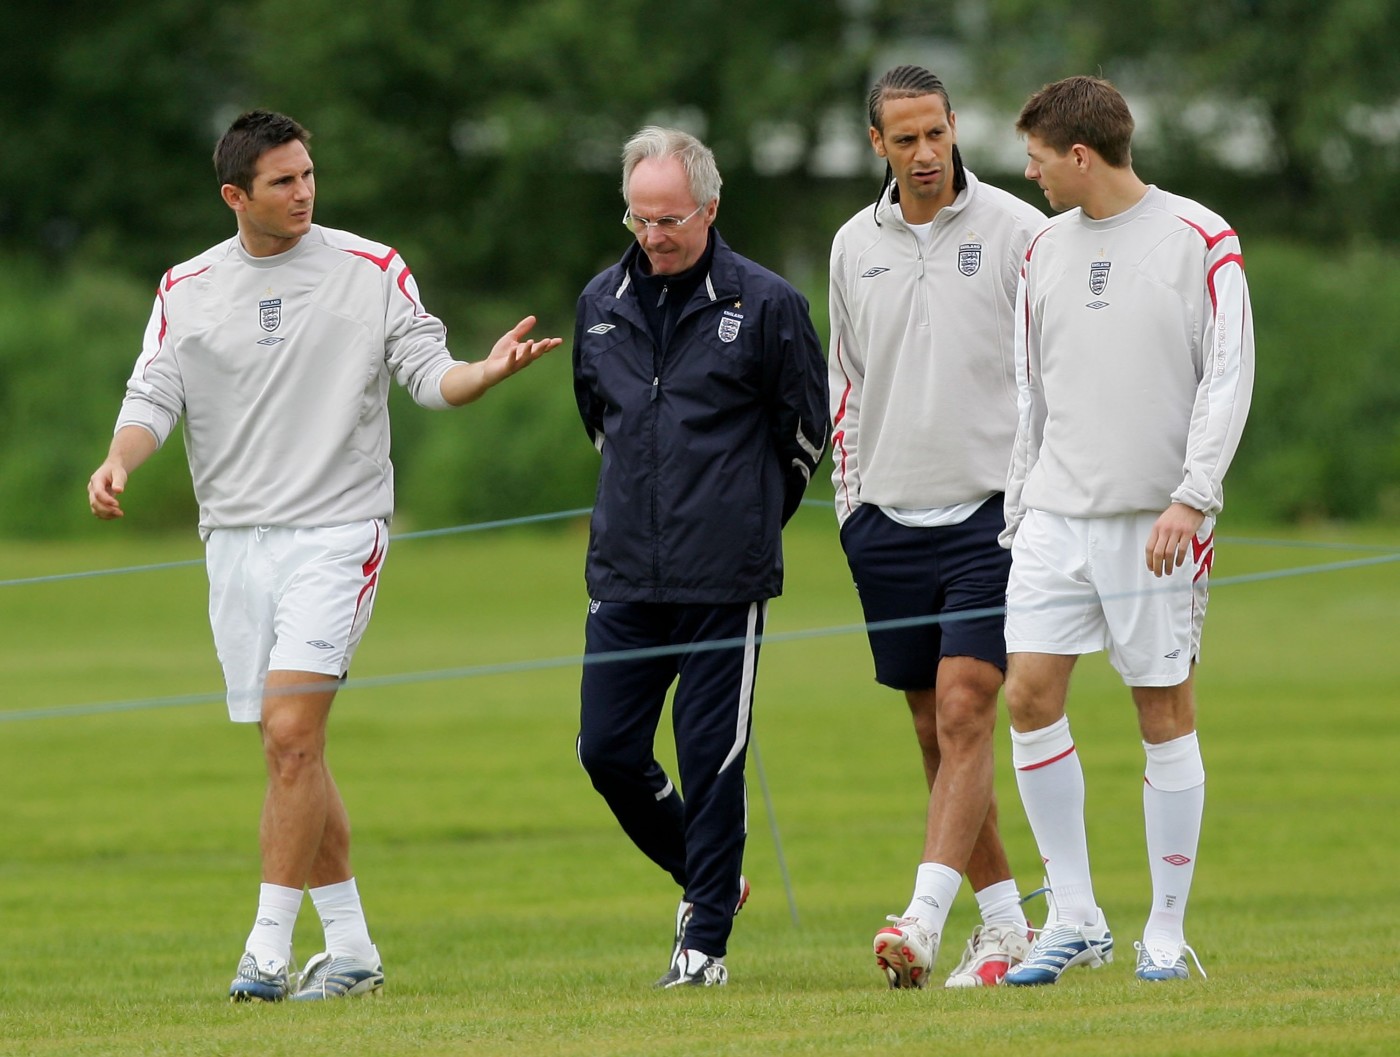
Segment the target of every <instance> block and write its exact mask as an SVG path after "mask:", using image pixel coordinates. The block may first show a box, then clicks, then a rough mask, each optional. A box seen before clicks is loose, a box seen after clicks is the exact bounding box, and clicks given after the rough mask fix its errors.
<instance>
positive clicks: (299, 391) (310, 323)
mask: <svg viewBox="0 0 1400 1057" xmlns="http://www.w3.org/2000/svg"><path fill="white" fill-rule="evenodd" d="M446 341H447V331H446V328H445V327H444V326H443V324H442V322H441V321H440V320H438V319H437V318H436V317H435V316H432V315H430V314H429V313H428V312H427V311H426V310H425V309H424V308H423V306H422V304H421V303H420V302H419V297H418V287H417V284H416V283H415V282H414V279H413V276H412V274H411V273H410V271H409V269H408V266H407V265H406V264H405V263H404V261H403V258H401V257H400V256H399V255H398V252H397V251H396V250H394V249H392V248H390V247H388V246H384V245H381V244H379V243H377V242H370V241H369V240H367V239H362V238H360V237H359V236H358V235H352V234H350V233H349V232H345V231H335V230H333V229H330V228H323V227H320V226H319V225H313V226H312V228H311V230H310V231H309V232H308V233H307V234H306V235H304V236H303V237H302V238H301V240H300V241H299V242H298V243H297V244H296V245H295V246H294V247H292V248H291V249H290V250H288V251H287V252H285V253H281V254H278V255H276V256H273V257H252V256H249V255H248V253H247V252H246V251H245V250H244V249H243V246H242V244H241V243H240V241H239V239H238V237H237V236H236V235H235V236H234V237H233V238H231V239H229V240H228V241H226V242H222V243H220V244H219V245H217V246H215V247H213V248H212V249H210V250H207V251H205V252H204V253H201V254H200V255H199V256H198V257H195V258H193V259H192V260H189V261H186V262H185V263H184V264H180V265H177V266H176V267H174V268H172V269H171V270H170V271H168V272H167V273H166V274H165V276H164V278H163V279H162V280H161V282H160V285H159V287H158V288H157V291H156V301H155V307H154V308H153V309H152V312H151V320H150V323H149V324H148V325H147V327H146V335H145V341H144V343H143V348H142V351H141V355H140V357H139V358H138V359H137V361H136V368H135V370H134V371H133V372H132V375H131V379H130V380H129V381H128V382H127V392H126V399H125V400H124V401H123V402H122V408H121V413H120V415H119V416H118V418H117V426H116V428H117V429H121V428H122V427H124V426H143V427H145V428H146V429H148V430H149V431H150V432H151V433H152V434H153V435H154V436H155V438H156V441H157V443H158V444H163V443H164V442H165V439H166V438H167V437H168V436H169V435H170V432H171V431H172V430H173V429H174V428H175V424H176V422H177V421H179V419H180V417H181V415H183V416H184V421H185V447H186V452H187V454H188V457H189V463H190V474H191V476H192V477H193V479H194V493H195V498H196V499H197V500H198V501H199V528H200V534H201V535H202V536H205V537H207V536H208V534H209V532H210V530H212V529H216V528H230V527H237V526H258V525H280V526H288V527H310V526H326V525H340V524H346V523H348V522H352V521H362V520H366V519H369V518H376V517H380V518H387V517H389V516H390V514H392V512H393V507H394V478H393V467H392V466H391V465H390V462H389V414H388V404H387V401H388V393H389V377H390V375H392V376H393V378H394V379H395V380H396V381H398V382H399V383H400V384H401V385H403V386H404V387H406V388H407V389H408V391H409V392H410V394H411V395H412V397H413V399H414V400H415V401H417V402H418V403H419V404H421V405H423V406H424V407H430V408H445V407H447V406H448V405H447V401H446V400H445V399H444V398H443V395H442V391H441V388H440V382H441V379H442V376H443V375H444V374H445V373H446V372H447V371H448V369H450V368H451V367H452V366H453V365H454V363H455V362H456V361H454V360H453V359H452V357H451V354H450V353H449V352H448V351H447V345H446Z"/></svg>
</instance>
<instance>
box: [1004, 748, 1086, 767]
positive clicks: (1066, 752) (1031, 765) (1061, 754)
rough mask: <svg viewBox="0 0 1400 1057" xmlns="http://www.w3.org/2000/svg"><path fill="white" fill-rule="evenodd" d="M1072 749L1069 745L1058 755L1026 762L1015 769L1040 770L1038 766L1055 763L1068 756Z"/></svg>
mask: <svg viewBox="0 0 1400 1057" xmlns="http://www.w3.org/2000/svg"><path fill="white" fill-rule="evenodd" d="M1073 751H1074V746H1073V745H1071V746H1070V747H1069V748H1068V749H1066V750H1065V751H1064V752H1062V753H1060V755H1058V756H1051V757H1050V759H1048V760H1041V761H1040V762H1039V763H1028V764H1026V766H1024V767H1017V768H1016V770H1018V771H1038V770H1040V768H1042V767H1049V766H1050V765H1051V764H1052V763H1057V762H1059V761H1060V760H1063V759H1064V758H1065V757H1066V756H1068V755H1069V754H1070V753H1072V752H1073Z"/></svg>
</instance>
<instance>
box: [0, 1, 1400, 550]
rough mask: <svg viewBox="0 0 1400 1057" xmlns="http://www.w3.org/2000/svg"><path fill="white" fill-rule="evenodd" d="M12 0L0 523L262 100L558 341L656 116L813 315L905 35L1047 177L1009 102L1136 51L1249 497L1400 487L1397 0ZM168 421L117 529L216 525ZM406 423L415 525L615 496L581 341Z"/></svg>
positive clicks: (1240, 507) (508, 317) (476, 291)
mask: <svg viewBox="0 0 1400 1057" xmlns="http://www.w3.org/2000/svg"><path fill="white" fill-rule="evenodd" d="M5 21H6V32H5V33H4V34H0V71H2V72H0V276H3V278H4V280H5V281H4V282H3V283H0V535H9V536H44V535H53V536H67V535H73V534H79V533H84V532H90V531H94V528H95V526H93V525H92V524H91V522H92V519H91V516H90V515H89V514H88V513H87V508H86V499H85V495H84V484H85V482H86V479H87V476H88V474H89V473H90V472H91V470H92V468H93V467H94V466H95V465H96V464H97V463H98V462H99V461H100V459H101V457H102V455H103V453H104V452H105V450H106V445H107V440H108V437H109V435H110V431H111V424H112V421H113V420H114V418H115V414H116V409H117V405H118V403H119V401H120V398H121V393H122V388H123V384H124V381H125V378H126V376H127V374H128V373H129V371H130V369H131V364H132V363H133V361H134V359H135V356H136V353H137V351H138V349H139V342H140V337H141V332H142V328H143V326H144V323H145V320H146V318H147V315H148V313H149V310H150V303H151V297H152V294H153V291H154V284H155V281H156V279H157V277H158V276H159V275H160V274H161V273H162V272H163V271H164V270H165V269H166V268H168V267H169V266H171V265H172V264H174V263H176V262H178V261H181V260H183V259H186V258H188V257H190V256H192V255H194V254H196V253H198V252H199V251H201V250H202V249H204V248H205V247H207V246H209V245H211V244H213V243H215V242H217V241H219V240H221V239H223V238H226V237H227V236H228V235H230V234H231V233H232V232H233V230H234V228H233V222H232V218H231V216H229V215H228V213H227V211H226V209H225V208H224V207H223V206H222V205H221V204H220V202H219V201H218V199H217V197H216V194H217V187H216V186H215V185H214V181H213V175H212V167H211V165H210V161H209V157H210V153H211V151H212V149H213V144H214V142H215V140H216V139H217V138H218V135H219V133H220V132H221V131H222V130H223V129H224V128H225V127H226V126H227V124H228V122H229V121H230V120H232V118H233V117H234V116H236V115H237V114H238V113H239V112H240V111H242V110H245V109H248V108H251V107H254V106H264V107H270V108H273V109H278V110H283V111H285V112H287V113H290V114H292V115H294V116H295V117H297V118H298V119H299V120H300V121H302V122H303V123H304V124H305V125H307V126H308V127H309V128H311V129H312V130H313V133H314V138H313V140H312V144H311V146H312V150H313V154H314V157H315V159H316V165H317V172H318V176H319V180H318V203H317V219H318V221H319V222H321V223H323V224H326V225H329V226H332V227H342V228H348V229H350V230H353V231H357V232H359V233H360V234H362V235H365V236H367V237H369V238H373V239H377V240H380V241H383V242H387V243H390V244H392V245H394V246H396V247H397V248H398V249H399V250H400V251H401V252H402V253H403V254H404V256H405V257H406V259H407V260H408V261H409V262H410V264H411V265H412V267H413V270H414V273H415V275H416V276H417V278H418V281H419V284H420V287H421V288H422V290H423V293H424V297H425V299H426V301H427V303H428V305H429V307H430V308H432V310H433V311H435V312H436V313H437V314H438V315H440V316H442V317H443V318H444V319H445V320H446V321H447V322H448V324H449V327H450V328H451V332H452V345H453V349H454V351H455V352H456V354H457V355H458V356H459V357H462V358H469V359H474V358H478V357H479V356H481V355H482V354H484V352H485V351H486V349H487V347H488V346H489V343H490V341H491V340H493V339H494V337H495V336H496V335H498V334H499V333H500V332H501V331H502V330H503V329H504V328H505V327H506V326H507V325H509V324H510V323H513V322H514V321H515V320H516V319H517V318H519V317H520V316H521V315H524V314H525V313H527V312H533V313H536V314H537V315H539V316H540V325H539V327H538V330H539V332H541V333H544V334H559V335H562V336H564V337H566V338H567V337H569V335H570V334H571V332H572V325H573V303H574V299H575V297H576V296H577V293H578V291H579V290H580V289H581V288H582V286H583V285H584V283H585V282H586V281H587V280H588V278H589V277H590V276H591V275H592V274H593V273H595V272H596V271H597V270H598V269H600V268H601V267H603V266H605V265H606V264H607V263H609V262H610V261H612V260H614V259H615V258H616V257H617V256H618V255H619V254H620V253H621V252H622V250H623V249H624V248H625V246H626V242H627V238H628V236H627V235H626V232H625V231H624V230H623V229H622V227H621V225H620V224H619V223H618V218H619V217H620V215H621V212H622V207H623V203H622V200H621V197H620V195H619V193H618V173H617V160H618V152H619V148H620V146H621V144H622V142H623V140H625V139H626V137H627V136H628V135H629V134H630V133H631V132H632V131H633V130H634V129H635V128H637V127H638V126H640V125H641V124H643V123H646V122H650V121H660V122H665V123H672V124H678V125H681V126H683V127H686V128H688V129H690V130H691V131H693V132H696V133H697V134H699V135H701V136H702V137H703V138H704V139H705V140H706V141H707V142H708V143H709V144H710V145H711V146H712V147H713V148H714V150H715V153H716V155H717V157H718V159H719V163H720V169H721V172H722V174H723V176H724V179H725V193H724V196H723V205H722V209H721V212H720V219H719V227H720V229H721V230H722V231H723V232H724V235H725V237H726V238H727V239H728V240H729V241H730V242H731V244H733V245H734V246H735V247H736V248H737V249H739V250H740V252H743V253H745V254H747V255H749V256H751V257H754V258H756V259H758V260H760V261H762V262H763V263H765V264H768V265H770V266H771V267H774V268H775V269H777V270H778V271H780V272H783V273H784V274H785V275H787V276H788V277H789V278H791V279H792V280H793V281H794V282H795V283H797V284H798V285H799V286H800V287H802V288H803V289H804V290H805V291H806V292H807V294H808V296H809V298H810V299H811V300H812V307H813V316H814V319H815V320H816V321H817V324H818V329H819V332H820V333H822V334H823V335H825V333H826V327H825V319H826V308H825V298H826V294H825V284H826V258H827V252H828V249H829V246H830V240H831V237H832V235H833V234H834V232H835V230H836V228H837V227H838V226H839V225H840V224H841V222H842V221H843V220H844V219H845V218H846V217H847V216H849V215H850V214H852V213H853V212H855V211H856V210H857V209H859V208H861V207H862V206H863V205H865V204H868V202H869V201H870V200H871V198H872V197H873V195H874V193H875V190H876V188H877V186H878V182H879V170H878V169H877V168H876V167H875V164H874V159H873V157H872V156H871V155H870V151H869V148H868V144H867V140H866V132H865V128H866V119H865V95H866V92H867V91H868V89H869V86H870V84H871V83H872V81H873V80H874V78H875V77H877V76H878V75H879V73H880V72H882V71H883V70H884V69H885V68H887V67H888V66H890V65H893V64H895V63H898V62H917V63H921V64H924V65H927V66H929V67H930V68H932V69H933V70H934V71H935V72H937V73H939V75H940V76H942V77H943V78H944V80H945V81H946V82H947V84H948V86H949V89H950V91H951V94H952V99H953V104H954V108H955V110H957V112H958V115H959V135H960V139H961V141H962V143H963V146H964V153H965V154H966V156H967V158H968V161H969V164H970V165H971V166H972V167H973V168H974V169H975V170H977V172H978V174H979V175H980V176H982V177H983V178H984V179H990V180H992V181H993V182H996V183H998V184H1000V185H1001V186H1003V187H1006V188H1007V189H1009V190H1011V191H1013V192H1015V193H1017V194H1021V195H1022V196H1024V197H1026V198H1027V199H1028V200H1030V201H1034V202H1036V203H1037V204H1043V203H1042V201H1041V199H1040V196H1039V194H1038V192H1037V191H1036V189H1035V188H1034V186H1033V185H1031V184H1028V183H1027V182H1026V181H1025V180H1024V179H1023V178H1022V176H1021V172H1020V170H1021V166H1022V164H1023V158H1024V154H1023V145H1022V144H1021V143H1020V142H1019V141H1018V140H1017V138H1016V136H1015V134H1014V132H1013V130H1012V123H1013V121H1014V117H1015V113H1016V111H1017V109H1018V108H1019V106H1020V103H1021V102H1022V101H1023V100H1024V98H1025V96H1026V95H1027V94H1028V93H1029V92H1031V91H1033V90H1034V89H1036V88H1037V87H1039V86H1040V85H1041V84H1043V83H1045V82H1046V81H1049V80H1053V79H1056V78H1059V77H1062V76H1066V75H1068V74H1071V73H1081V72H1094V73H1102V74H1103V75H1104V76H1107V77H1109V78H1111V79H1112V80H1114V81H1115V83H1117V84H1118V85H1119V86H1120V87H1121V88H1122V89H1123V90H1124V92H1125V94H1126V95H1127V96H1128V98H1129V100H1130V102H1131V103H1132V104H1133V107H1134V113H1135V115H1136V116H1137V118H1138V123H1139V135H1138V139H1137V143H1136V148H1135V164H1136V167H1137V169H1138V171H1139V173H1140V174H1141V175H1142V176H1143V177H1144V178H1146V179H1148V180H1150V181H1152V182H1155V183H1159V184H1161V185H1163V186H1165V187H1167V188H1169V189H1170V190H1173V191H1176V192H1178V193H1181V194H1185V195H1188V196H1191V197H1195V198H1198V199H1200V200H1201V201H1203V202H1204V203H1206V204H1207V205H1209V206H1211V207H1212V208H1214V209H1216V210H1217V211H1219V212H1221V213H1222V214H1224V215H1225V216H1226V217H1227V218H1228V219H1229V220H1230V221H1231V222H1232V223H1233V224H1234V226H1235V227H1236V229H1237V230H1239V232H1240V234H1241V238H1242V240H1243V243H1244V246H1245V254H1246V260H1247V263H1248V267H1249V274H1250V281H1251V292H1252V295H1253V299H1254V307H1255V313H1256V328H1257V331H1258V340H1259V378H1258V385H1257V390H1256V396H1255V407H1254V411H1253V413H1252V418H1251V423H1250V426H1249V429H1248V430H1247V433H1246V438H1245V442H1244V445H1243V447H1242V449H1241V452H1240V455H1239V457H1238V459H1237V461H1236V464H1235V468H1234V469H1233V470H1232V472H1231V476H1230V480H1229V487H1228V496H1229V506H1230V509H1231V511H1232V512H1238V513H1245V514H1247V515H1249V516H1251V517H1258V518H1274V519H1290V520H1298V519H1314V518H1319V519H1320V518H1363V519H1377V518H1390V519H1394V518H1397V517H1400V357H1397V356H1396V350H1395V340H1396V339H1395V335H1396V334H1397V332H1400V307H1398V306H1400V268H1397V252H1400V250H1398V247H1400V64H1397V63H1396V62H1395V61H1394V55H1395V53H1396V50H1397V48H1398V47H1400V5H1396V4H1382V3H1375V2H1373V0H1321V2H1317V0H1312V2H1307V0H1267V2H1266V0H1212V2H1206V0H1174V2H1171V3H1167V2H1164V0H1141V2H1139V3H1135V4H1131V5H1128V4H1123V3H1119V2H1110V0H1036V2H1031V0H985V2H972V0H944V2H936V0H924V2H915V0H801V2H798V0H766V2H764V3H762V4H758V3H753V2H752V0H746V2H740V0H691V2H688V3H683V4H673V5H657V4H654V3H647V4H644V3H642V2H641V0H532V2H525V3H522V2H518V0H517V2H506V0H472V2H471V3H467V4H460V3H449V2H446V0H334V2H333V0H277V2H273V0H248V2H246V3H244V4H241V5H224V4H215V3H210V2H205V0H103V2H99V0H49V2H47V3H37V2H24V0H21V2H18V3H12V4H9V5H7V8H6V16H5ZM167 449H168V450H166V451H163V452H161V453H160V454H159V455H158V456H157V457H156V458H155V459H154V460H152V462H151V463H150V464H149V465H148V466H147V467H145V468H143V470H142V471H141V474H140V475H139V476H138V478H137V479H136V480H135V481H134V482H133V488H132V490H131V493H130V495H129V496H128V500H127V505H128V508H129V510H130V513H131V516H130V517H129V518H128V519H127V530H128V531H164V530H167V529H169V528H171V527H183V526H189V525H192V524H193V521H194V504H193V501H192V499H191V497H190V496H189V494H188V473H187V471H186V469H185V466H184V458H183V454H182V453H181V452H180V451H179V444H178V442H177V441H172V443H170V444H168V445H167ZM394 452H395V456H394V457H395V465H396V467H397V471H398V483H399V507H400V521H401V523H403V524H405V525H406V526H407V527H436V526H439V525H448V524H455V523H459V522H462V521H467V520H477V519H482V518H493V517H509V516H513V515H518V514H529V513H537V512H545V511H550V510H555V509H560V508H568V507H574V506H583V505H587V504H588V502H590V501H591V496H592V489H593V479H594V473H595V469H596V455H595V453H594V452H593V449H592V448H591V446H590V445H589V444H588V442H587V441H586V439H585V438H584V434H583V431H582V429H581V427H580V426H579V425H578V423H577V419H576V414H575V412H574V410H573V405H572V396H571V389H570V382H569V365H568V349H567V346H566V347H565V348H564V349H561V350H560V351H559V352H557V353H555V354H553V355H552V356H551V357H549V358H547V359H546V360H545V361H543V362H541V363H540V364H539V365H537V366H536V367H534V368H532V369H531V371H530V372H529V373H528V374H526V375H523V376H521V377H520V378H518V379H515V380H512V381H511V382H510V383H509V384H508V385H506V386H503V387H502V388H500V389H498V390H496V391H494V392H492V393H491V394H490V395H489V396H488V397H487V398H486V399H485V400H484V401H482V402H481V403H480V404H476V405H473V406H472V407H470V408H468V409H466V410H464V411H462V412H457V413H451V414H429V413H427V412H423V411H421V410H419V409H417V408H413V407H412V406H411V405H410V404H409V403H408V402H407V401H406V400H405V399H404V398H403V396H402V394H398V393H396V395H395V397H394ZM822 487H823V486H821V485H818V486H817V487H816V489H815V491H816V493H817V494H819V495H820V494H822Z"/></svg>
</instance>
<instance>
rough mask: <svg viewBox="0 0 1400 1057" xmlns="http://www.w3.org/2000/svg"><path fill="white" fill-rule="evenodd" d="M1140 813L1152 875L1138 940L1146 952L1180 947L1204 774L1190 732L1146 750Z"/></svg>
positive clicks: (1202, 804) (1203, 795) (1202, 802)
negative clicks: (1149, 898)
mask: <svg viewBox="0 0 1400 1057" xmlns="http://www.w3.org/2000/svg"><path fill="white" fill-rule="evenodd" d="M1143 748H1144V749H1145V750H1146V752H1147V772H1146V777H1147V781H1146V782H1145V783H1144V784H1143V787H1142V813H1143V819H1144V821H1145V823H1146V829H1147V860H1148V866H1149V867H1150V869H1151V871H1152V913H1151V914H1150V915H1149V916H1148V918H1147V927H1146V928H1145V929H1144V930H1143V934H1142V941H1143V943H1144V944H1145V945H1147V946H1149V947H1151V946H1154V945H1159V946H1167V947H1171V946H1176V945H1179V944H1181V943H1183V942H1185V931H1184V929H1185V925H1184V923H1185V919H1186V900H1187V898H1188V897H1189V896H1190V894H1191V881H1192V878H1193V877H1194V875H1195V872H1196V848H1197V845H1198V844H1199V843H1200V838H1201V815H1202V813H1203V812H1204V810H1205V799H1206V772H1205V766H1204V765H1203V763H1202V762H1201V749H1200V744H1199V742H1198V741H1197V738H1196V735H1195V732H1194V731H1193V732H1192V733H1190V734H1187V735H1186V736H1185V737H1182V738H1174V739H1173V740H1171V741H1166V742H1162V743H1161V744H1160V745H1148V744H1147V743H1146V742H1143Z"/></svg>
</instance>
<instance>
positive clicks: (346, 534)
mask: <svg viewBox="0 0 1400 1057" xmlns="http://www.w3.org/2000/svg"><path fill="white" fill-rule="evenodd" d="M388 550H389V531H388V526H387V525H386V524H385V523H384V522H383V521H382V520H379V519H377V518H376V519H374V520H371V521H357V522H355V523H353V524H349V525H336V526H333V527H330V528H280V527H277V526H272V527H265V528H232V529H215V530H214V531H213V532H211V533H210V534H209V539H208V541H207V543H206V544H205V555H206V567H207V569H208V572H209V624H210V626H211V627H212V628H213V630H214V647H215V649H216V650H217V651H218V654H219V663H220V664H221V665H222V666H223V669H224V682H225V684H226V685H227V688H228V714H229V718H230V719H231V720H233V721H234V722H235V723H256V722H257V721H258V720H259V719H260V718H261V717H262V697H263V683H264V681H265V680H266V679H267V673H268V672H269V671H290V672H314V673H316V674H318V675H334V676H338V677H344V676H345V674H346V673H347V672H348V671H349V670H350V659H351V657H353V656H354V653H355V648H356V647H357V646H359V644H360V639H361V638H362V637H363V636H364V633H365V628H366V627H367V626H368V624H369V617H370V612H371V611H372V610H373V608H374V596H375V588H376V587H377V586H378V584H379V573H380V571H381V570H382V569H383V567H384V557H385V555H386V554H387V553H388Z"/></svg>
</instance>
